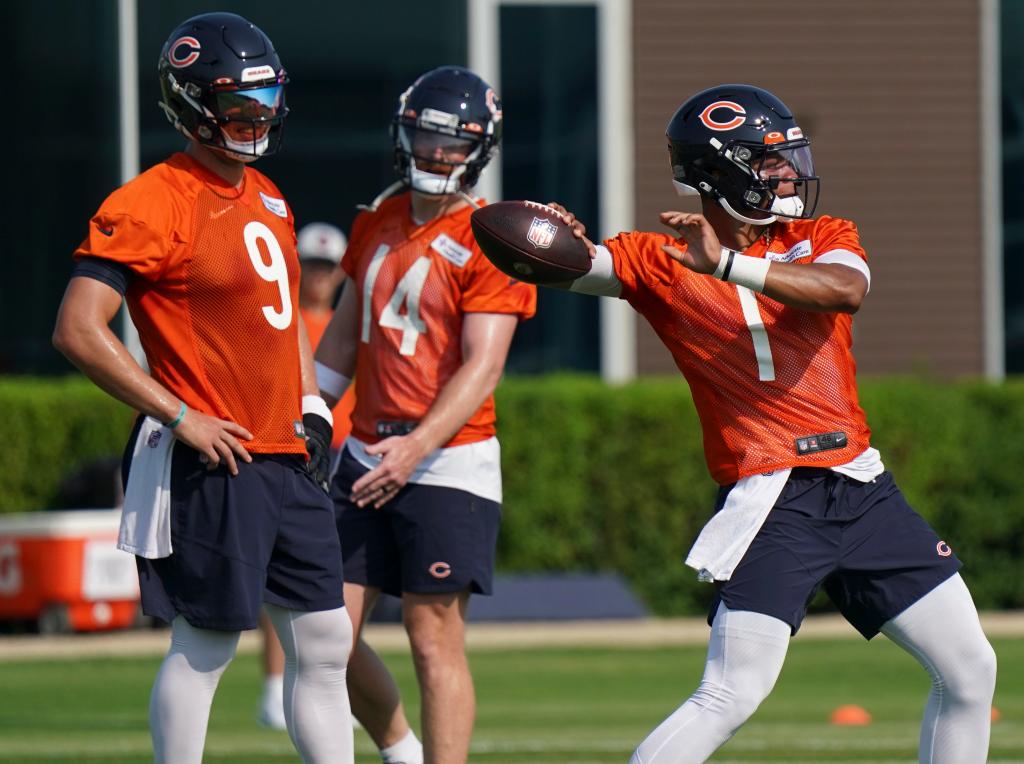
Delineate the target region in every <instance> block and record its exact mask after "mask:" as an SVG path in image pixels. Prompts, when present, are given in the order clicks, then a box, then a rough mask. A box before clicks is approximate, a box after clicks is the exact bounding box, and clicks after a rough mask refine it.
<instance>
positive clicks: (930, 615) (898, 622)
mask: <svg viewBox="0 0 1024 764" xmlns="http://www.w3.org/2000/svg"><path fill="white" fill-rule="evenodd" d="M882 633H883V634H885V636H887V637H888V638H889V639H891V640H892V641H893V642H895V643H896V644H897V645H899V646H900V647H902V648H903V649H904V650H906V651H907V652H908V653H910V654H911V655H913V656H914V657H915V658H917V660H918V661H919V662H920V663H921V665H922V666H924V667H925V669H926V670H927V671H928V674H929V675H930V676H931V678H932V691H931V693H930V694H929V696H928V704H927V706H925V711H924V721H923V722H922V723H921V747H920V753H919V759H920V761H921V764H984V762H985V760H986V759H987V758H988V739H989V732H990V731H991V724H992V694H993V693H994V692H995V685H996V654H995V651H993V650H992V646H991V645H990V644H989V643H988V640H987V639H986V638H985V633H984V632H983V631H982V630H981V623H980V622H979V621H978V611H977V610H975V607H974V600H972V599H971V593H970V592H969V591H968V590H967V585H966V584H965V583H964V580H963V579H962V578H960V574H959V573H957V574H956V575H954V576H952V577H951V578H949V579H947V580H946V581H944V582H942V583H941V584H939V585H938V586H936V587H935V588H934V589H932V590H931V591H930V592H928V594H926V595H925V596H924V597H922V598H921V599H919V600H918V601H917V602H915V603H914V604H913V605H911V606H910V607H908V608H907V609H906V610H904V611H903V612H902V613H900V614H899V615H898V616H896V617H895V618H893V619H892V620H890V621H887V622H886V623H885V624H884V625H883V626H882Z"/></svg>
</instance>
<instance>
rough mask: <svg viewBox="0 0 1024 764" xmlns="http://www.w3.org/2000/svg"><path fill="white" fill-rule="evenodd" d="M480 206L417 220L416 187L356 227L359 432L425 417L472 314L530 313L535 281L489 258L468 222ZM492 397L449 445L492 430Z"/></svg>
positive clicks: (352, 248)
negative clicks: (412, 200) (413, 203)
mask: <svg viewBox="0 0 1024 764" xmlns="http://www.w3.org/2000/svg"><path fill="white" fill-rule="evenodd" d="M471 212H472V208H470V207H466V208H464V209H461V210H459V211H457V212H454V213H452V214H451V215H446V216H444V217H442V218H440V219H437V220H432V221H430V222H428V223H426V224H425V225H417V224H416V223H415V222H414V221H413V220H412V216H411V214H410V197H409V194H408V193H405V194H400V195H398V196H395V197H392V198H390V199H388V200H386V201H385V202H383V203H382V204H381V205H380V208H379V209H378V210H377V211H376V212H372V213H371V212H363V213H361V214H360V215H359V216H358V217H357V218H356V220H355V223H354V224H353V226H352V237H351V240H350V242H349V246H348V249H347V250H346V252H345V257H344V258H343V259H342V262H341V264H342V267H343V268H344V269H345V271H346V272H347V273H348V274H349V276H351V277H352V279H353V285H354V286H355V288H356V290H357V294H358V296H359V300H358V301H359V327H358V330H357V331H358V336H359V352H358V356H357V361H356V377H355V388H356V407H355V411H354V413H353V417H352V432H353V434H354V435H355V436H356V437H357V438H359V439H360V440H363V441H365V442H368V443H374V442H376V441H378V440H380V439H381V438H380V437H379V436H378V435H377V423H378V422H389V421H391V422H393V421H419V420H420V419H422V418H423V416H424V415H425V414H426V413H427V410H428V409H429V408H430V406H431V404H433V402H434V399H435V398H437V396H438V394H439V393H440V391H441V389H442V388H443V387H444V385H445V384H446V383H447V382H448V380H449V379H450V378H451V377H452V375H453V374H454V373H455V372H456V370H457V369H458V368H459V366H461V365H462V347H461V342H460V338H461V336H462V321H463V314H465V313H512V314H516V315H518V316H519V317H520V319H527V318H530V317H531V316H532V315H533V314H534V312H535V311H536V308H537V290H536V287H533V286H531V285H529V284H523V283H522V282H519V281H515V280H513V279H510V278H509V277H508V276H506V275H505V274H503V273H502V272H501V271H499V270H498V269H497V268H495V267H494V266H493V265H491V263H490V261H488V260H487V258H486V257H484V255H483V253H482V252H480V249H479V248H478V247H477V244H476V240H475V239H474V238H473V234H472V232H471V230H470V227H469V215H470V213H471ZM494 421H495V415H494V400H493V398H492V397H490V396H488V398H487V400H486V401H484V403H483V405H482V406H481V407H480V408H479V409H478V410H477V411H476V413H474V414H473V416H471V417H470V418H469V421H468V422H466V424H465V425H464V426H463V427H462V429H461V430H459V431H458V432H457V433H456V434H455V436H454V437H453V438H452V439H451V440H450V441H449V442H448V443H447V444H446V445H447V446H457V445H461V444H464V443H472V442H475V441H479V440H485V439H487V438H489V437H491V436H492V435H494V432H495V429H494Z"/></svg>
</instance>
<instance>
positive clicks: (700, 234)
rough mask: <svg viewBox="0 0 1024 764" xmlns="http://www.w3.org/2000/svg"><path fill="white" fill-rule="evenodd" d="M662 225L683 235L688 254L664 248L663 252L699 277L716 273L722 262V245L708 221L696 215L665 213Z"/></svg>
mask: <svg viewBox="0 0 1024 764" xmlns="http://www.w3.org/2000/svg"><path fill="white" fill-rule="evenodd" d="M658 217H659V218H661V222H662V223H664V224H665V225H667V226H668V227H669V228H671V229H672V230H673V231H675V232H676V233H678V234H679V239H680V240H681V241H682V243H684V244H686V250H685V251H684V250H681V249H679V248H678V247H673V246H672V245H671V244H666V245H664V246H662V250H663V251H664V252H665V254H667V255H668V256H669V257H671V258H672V259H673V260H675V261H676V262H678V263H681V264H682V265H683V266H685V267H686V268H689V269H690V270H691V271H695V272H696V273H714V272H715V270H716V269H717V268H718V261H719V260H721V259H722V245H721V243H720V242H719V241H718V235H717V234H716V233H715V229H714V228H712V227H711V223H709V222H708V221H707V219H706V218H705V217H704V216H703V215H700V214H698V213H695V212H662V213H661V214H660V215H659V216H658Z"/></svg>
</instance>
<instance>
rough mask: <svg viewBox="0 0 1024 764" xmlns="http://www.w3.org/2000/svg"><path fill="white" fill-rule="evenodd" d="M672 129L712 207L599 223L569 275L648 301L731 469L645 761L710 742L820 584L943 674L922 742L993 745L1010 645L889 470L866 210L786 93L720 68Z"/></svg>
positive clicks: (681, 174)
mask: <svg viewBox="0 0 1024 764" xmlns="http://www.w3.org/2000/svg"><path fill="white" fill-rule="evenodd" d="M667 132H668V144H669V156H670V160H671V165H672V174H673V182H674V183H675V185H676V188H677V189H678V190H679V192H680V193H681V194H685V195H695V196H699V197H700V201H701V212H700V213H685V212H674V211H673V212H664V213H662V214H661V222H662V223H663V224H665V225H666V226H667V227H668V228H669V229H671V230H672V232H673V233H672V234H662V233H641V232H635V231H634V232H632V233H622V234H619V235H618V236H616V237H615V238H612V239H609V240H607V241H605V242H604V243H603V244H600V245H599V246H596V247H595V246H594V245H593V244H591V243H590V242H589V241H587V244H588V246H589V247H590V249H591V253H592V255H593V257H594V261H593V267H592V269H591V271H590V273H589V274H587V275H586V276H583V277H581V278H579V279H577V280H575V281H574V282H571V283H570V284H566V285H564V286H566V287H568V288H570V289H572V290H574V291H579V292H586V293H591V294H603V295H610V296H617V297H621V298H622V299H625V300H627V301H629V303H630V304H631V305H633V307H634V308H636V310H637V311H638V312H640V313H641V314H642V315H643V316H644V317H645V318H647V320H648V321H649V322H650V324H651V326H652V327H653V328H654V330H655V331H656V332H657V333H658V336H659V337H660V338H661V340H662V342H664V343H665V345H666V347H667V348H668V349H669V350H670V351H671V353H672V355H673V357H674V359H675V362H676V365H677V366H678V367H679V370H680V371H681V372H682V373H683V375H684V376H685V377H686V380H687V382H689V384H690V388H691V390H692V392H693V400H694V403H695V405H696V407H697V412H698V414H699V416H700V420H701V426H702V429H703V435H704V450H705V455H706V458H707V463H708V468H709V469H710V471H711V475H712V477H713V478H714V479H715V480H716V481H717V482H718V484H719V485H720V486H721V488H720V491H719V495H718V503H717V506H716V508H715V509H716V514H715V515H714V516H713V518H712V519H711V520H710V521H709V522H708V523H707V525H706V526H705V527H704V529H703V530H702V532H701V533H700V535H699V536H698V538H697V541H696V543H695V544H694V546H693V548H692V549H691V550H690V553H689V556H688V558H687V561H686V562H687V564H688V565H690V566H691V567H693V568H694V569H695V570H697V571H698V575H699V577H700V578H701V580H704V581H709V582H713V583H714V586H715V587H716V590H717V596H716V598H715V601H714V603H713V605H712V608H711V611H710V613H709V622H710V624H711V640H710V647H709V650H708V657H707V665H706V668H705V673H704V678H703V681H702V682H701V684H700V687H699V688H698V689H697V691H696V692H695V693H694V694H693V696H691V697H690V699H689V700H687V701H686V702H685V703H683V705H682V706H680V707H679V708H678V709H677V710H676V711H675V712H674V713H673V714H672V715H671V716H669V717H668V718H667V719H666V720H665V721H664V722H663V723H662V724H661V725H660V726H659V727H657V728H656V729H655V730H654V731H653V732H651V734H650V735H649V736H648V737H647V738H646V739H645V740H644V741H643V742H642V743H641V744H640V746H639V747H638V748H637V749H636V752H635V753H634V755H633V759H632V762H633V763H634V764H670V763H671V764H684V763H685V764H689V763H691V762H702V761H705V760H706V759H707V758H708V757H709V756H711V755H712V753H713V752H714V751H716V750H717V749H718V748H719V746H721V745H722V744H723V743H724V742H725V741H726V740H728V739H729V738H730V737H731V736H732V734H733V733H734V732H735V731H736V730H737V729H738V728H739V727H740V725H741V724H743V722H744V721H746V719H747V718H748V717H749V716H750V715H751V714H752V713H753V712H754V710H755V709H756V708H757V706H758V704H760V702H761V701H762V700H763V699H764V698H765V697H766V696H767V694H768V693H769V692H770V691H771V689H772V686H773V685H774V684H775V680H776V678H777V676H778V674H779V672H780V670H781V669H782V663H783V660H784V658H785V655H786V648H787V646H788V644H789V639H790V636H791V635H792V634H794V633H796V631H797V629H798V628H799V627H800V622H801V620H802V619H803V617H804V614H805V611H806V606H807V603H808V602H810V600H811V598H812V596H813V595H814V593H815V592H816V591H817V589H818V588H819V587H821V586H824V588H825V591H826V592H827V593H828V594H829V596H830V597H831V599H832V600H833V602H834V603H835V604H836V605H837V606H838V608H839V609H840V611H841V612H842V613H843V615H844V616H845V617H846V618H847V620H849V621H850V623H851V624H852V625H853V626H854V627H855V628H856V629H857V630H858V631H859V632H860V633H861V634H863V635H864V637H866V638H867V639H870V638H872V637H873V636H875V635H876V634H877V633H878V632H882V633H884V634H885V635H886V636H888V637H889V638H890V639H891V640H892V641H893V642H895V643H896V644H898V645H900V646H901V647H902V648H903V649H905V650H906V651H907V652H909V653H910V654H911V655H913V656H914V657H915V658H916V659H917V660H919V661H920V662H921V664H922V665H923V666H924V667H925V668H926V670H927V671H928V673H929V674H930V676H931V679H932V690H931V695H930V697H929V699H928V704H927V707H926V709H925V718H924V723H923V725H922V728H921V738H920V746H921V749H920V750H921V754H920V755H921V761H922V762H929V763H930V764H975V763H977V764H981V762H984V761H985V759H986V752H987V750H988V736H989V721H990V703H991V699H992V693H993V690H994V685H995V655H994V653H993V651H992V648H991V646H990V645H989V643H988V641H987V640H986V638H985V635H984V633H983V632H982V630H981V626H980V624H979V621H978V615H977V612H976V611H975V608H974V603H973V601H972V599H971V596H970V593H969V592H968V590H967V587H966V586H965V584H964V582H963V580H962V579H961V578H960V574H959V573H958V570H959V568H960V562H959V561H958V560H957V558H956V556H955V555H954V554H953V552H952V550H951V549H950V546H949V545H948V544H947V543H946V542H945V541H944V540H943V539H941V538H940V537H939V536H937V535H936V533H935V531H933V530H932V529H931V528H930V527H929V526H928V524H927V523H926V522H925V521H924V520H923V519H922V518H921V517H920V516H919V515H917V514H916V513H915V512H914V511H913V510H912V509H911V508H910V507H909V506H908V505H907V503H906V501H905V500H904V498H903V496H902V494H901V493H900V491H899V489H898V488H897V487H896V485H895V483H894V482H893V479H892V476H891V475H890V474H889V473H888V472H886V471H885V469H884V467H883V465H882V460H881V457H880V455H879V453H878V451H877V450H875V449H874V448H872V447H871V443H870V430H869V429H868V425H867V421H866V419H865V416H864V412H863V411H862V410H861V408H860V405H859V403H858V398H857V384H856V378H855V364H854V359H853V355H852V353H851V344H852V336H851V324H852V314H853V313H855V312H857V310H858V309H859V308H860V305H861V301H862V300H863V299H864V297H865V295H866V294H867V292H868V287H869V285H870V282H871V272H870V270H869V268H868V264H867V255H866V254H865V252H864V250H863V248H862V247H861V244H860V237H859V235H858V233H857V228H856V226H855V225H854V224H853V223H852V222H850V221H849V220H842V219H839V218H833V217H828V216H821V217H817V218H815V217H813V215H814V209H815V206H816V203H817V195H818V178H817V177H816V176H815V174H814V168H813V165H812V163H811V151H810V141H809V139H808V138H807V137H806V136H805V135H804V134H803V132H802V131H801V129H800V127H799V125H798V124H797V122H796V120H795V118H794V117H793V115H792V114H791V112H790V111H789V109H788V108H787V107H786V106H785V105H784V104H783V103H782V102H781V101H780V100H779V99H778V98H776V97H775V96H774V95H772V94H771V93H769V92H767V91H765V90H762V89H761V88H756V87H751V86H747V85H722V86H719V87H714V88H711V89H709V90H706V91H703V92H701V93H698V94H697V95H695V96H693V97H692V98H690V99H689V100H687V101H686V102H685V103H684V104H683V105H682V106H680V107H679V109H678V110H677V111H676V113H675V115H674V116H673V117H672V119H671V121H670V122H669V124H668V131H667ZM560 209H561V208H560ZM562 211H563V212H565V210H564V209H562ZM566 214H567V215H568V217H569V219H570V222H573V224H574V227H575V229H576V234H577V235H578V236H580V237H581V238H584V240H585V241H586V239H585V237H584V235H583V234H584V229H583V227H582V225H580V224H579V223H578V221H575V219H574V218H573V216H571V215H570V214H569V213H567V212H566Z"/></svg>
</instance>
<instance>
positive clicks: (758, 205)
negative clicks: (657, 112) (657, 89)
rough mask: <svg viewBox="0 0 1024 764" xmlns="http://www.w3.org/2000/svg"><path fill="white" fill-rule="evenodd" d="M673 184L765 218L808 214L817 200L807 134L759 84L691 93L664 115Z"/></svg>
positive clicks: (755, 220) (742, 216)
mask: <svg viewBox="0 0 1024 764" xmlns="http://www.w3.org/2000/svg"><path fill="white" fill-rule="evenodd" d="M667 135H668V139H669V156H670V160H671V164H672V178H673V181H672V182H673V185H674V186H675V187H676V190H677V191H678V192H679V193H680V194H682V195H694V194H699V195H700V196H702V197H704V198H707V199H710V200H713V201H717V202H718V203H719V204H720V205H721V206H722V207H723V208H724V209H725V210H726V211H727V212H728V213H729V214H730V215H731V216H732V217H734V218H736V219H737V220H740V221H741V222H745V223H752V224H754V225H767V224H769V223H772V222H774V221H775V220H776V219H782V220H794V219H801V218H810V217H812V216H813V215H814V210H815V208H816V206H817V203H818V190H819V189H818V186H819V181H818V177H817V176H816V175H815V174H814V164H813V160H812V158H811V149H810V139H808V138H806V137H805V136H804V135H803V132H802V131H801V130H800V128H799V127H798V126H797V124H796V121H795V120H794V119H793V116H792V114H791V113H790V111H789V109H788V108H786V106H785V105H784V104H783V103H782V102H781V101H779V100H778V99H777V98H775V96H773V95H772V94H771V93H769V92H768V91H766V90H762V89H760V88H754V87H751V86H749V85H722V86H719V87H717V88H711V89H710V90H706V91H703V92H702V93H698V94H697V95H695V96H694V97H693V98H691V99H689V100H688V101H687V102H686V103H684V104H683V105H682V106H681V107H679V109H678V110H677V111H676V113H675V115H674V116H673V117H672V120H671V121H670V122H669V126H668V130H667Z"/></svg>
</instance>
